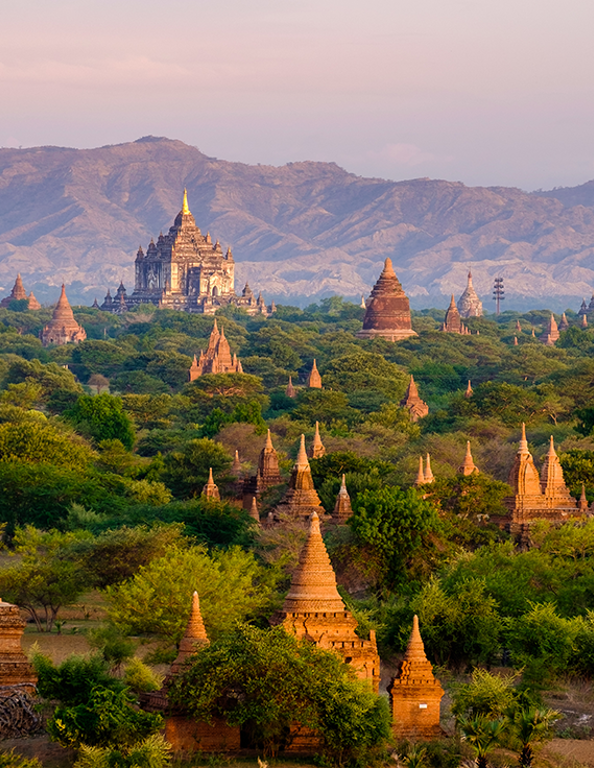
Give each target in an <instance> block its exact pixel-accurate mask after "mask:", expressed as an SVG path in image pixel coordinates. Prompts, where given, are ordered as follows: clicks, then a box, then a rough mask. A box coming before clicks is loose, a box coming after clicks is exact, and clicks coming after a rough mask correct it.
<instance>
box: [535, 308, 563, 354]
mask: <svg viewBox="0 0 594 768" xmlns="http://www.w3.org/2000/svg"><path fill="white" fill-rule="evenodd" d="M538 338H539V341H542V342H544V343H545V344H546V345H547V347H552V346H554V345H555V342H556V341H557V340H558V339H559V328H558V327H557V321H556V320H555V317H554V315H553V314H552V313H551V317H550V320H549V322H548V324H547V327H546V328H545V330H544V332H543V333H541V334H540V336H539V337H538Z"/></svg>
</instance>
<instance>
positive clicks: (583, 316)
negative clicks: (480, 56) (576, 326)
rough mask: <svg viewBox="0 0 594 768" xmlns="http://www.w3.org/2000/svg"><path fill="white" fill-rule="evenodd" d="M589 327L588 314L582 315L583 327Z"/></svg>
mask: <svg viewBox="0 0 594 768" xmlns="http://www.w3.org/2000/svg"><path fill="white" fill-rule="evenodd" d="M587 327H588V316H587V315H582V328H587Z"/></svg>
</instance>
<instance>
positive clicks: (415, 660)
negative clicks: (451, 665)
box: [399, 614, 434, 681]
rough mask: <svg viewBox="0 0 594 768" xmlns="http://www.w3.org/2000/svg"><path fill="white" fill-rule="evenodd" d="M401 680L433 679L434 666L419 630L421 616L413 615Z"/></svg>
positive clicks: (401, 670) (401, 669)
mask: <svg viewBox="0 0 594 768" xmlns="http://www.w3.org/2000/svg"><path fill="white" fill-rule="evenodd" d="M399 678H400V679H401V680H403V681H404V680H406V679H410V680H415V681H420V680H423V681H426V680H433V679H434V676H433V667H432V666H431V662H430V661H429V659H428V658H427V655H426V653H425V644H424V643H423V638H422V637H421V633H420V631H419V617H418V616H417V615H416V614H415V616H414V617H413V625H412V631H411V633H410V638H409V641H408V646H407V648H406V652H405V654H404V659H403V661H402V665H401V668H400V675H399Z"/></svg>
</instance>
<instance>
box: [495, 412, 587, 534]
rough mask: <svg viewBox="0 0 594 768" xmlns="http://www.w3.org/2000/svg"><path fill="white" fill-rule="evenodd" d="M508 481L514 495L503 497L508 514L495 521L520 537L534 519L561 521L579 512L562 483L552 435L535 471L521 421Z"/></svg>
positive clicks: (574, 501) (526, 531)
mask: <svg viewBox="0 0 594 768" xmlns="http://www.w3.org/2000/svg"><path fill="white" fill-rule="evenodd" d="M508 483H509V485H511V487H512V488H513V489H514V495H513V496H511V497H509V498H507V499H506V500H505V504H506V506H507V508H508V510H509V514H508V516H507V517H506V518H504V519H502V520H500V521H499V523H500V525H501V526H502V527H505V528H506V529H507V530H509V531H510V532H512V533H514V534H517V535H519V536H520V537H523V536H525V535H527V533H528V530H529V525H530V523H531V522H533V521H534V520H541V519H545V520H552V521H553V522H562V521H564V520H566V519H568V518H570V517H575V516H579V515H580V514H581V512H580V509H579V505H578V503H577V502H576V500H575V499H574V498H573V496H571V494H570V493H569V490H568V489H567V486H566V485H565V480H564V478H563V469H562V467H561V464H560V462H559V458H558V456H557V453H556V452H555V446H554V442H553V438H552V437H551V443H550V447H549V451H548V453H547V454H546V456H545V458H544V461H543V466H542V469H541V472H540V474H539V472H538V470H537V469H536V466H535V464H534V459H533V458H532V454H531V453H530V451H529V450H528V441H527V440H526V427H525V425H524V424H522V437H521V439H520V444H519V447H518V452H517V453H516V457H515V459H514V463H513V466H512V469H511V472H510V475H509V480H508Z"/></svg>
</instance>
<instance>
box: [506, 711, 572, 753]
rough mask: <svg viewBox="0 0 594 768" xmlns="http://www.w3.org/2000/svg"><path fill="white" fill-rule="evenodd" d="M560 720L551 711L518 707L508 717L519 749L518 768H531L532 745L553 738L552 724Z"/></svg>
mask: <svg viewBox="0 0 594 768" xmlns="http://www.w3.org/2000/svg"><path fill="white" fill-rule="evenodd" d="M560 718H561V715H560V714H559V713H558V712H555V711H554V710H553V709H538V708H536V707H524V708H521V707H520V708H518V709H517V710H516V711H515V713H514V714H513V715H512V716H511V717H510V727H511V731H512V734H513V737H514V738H515V739H516V741H517V743H518V744H519V747H520V760H519V765H520V768H532V766H533V765H534V745H535V744H537V743H538V742H542V741H549V740H550V739H552V738H553V732H552V727H553V723H554V722H555V721H556V720H559V719H560Z"/></svg>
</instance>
